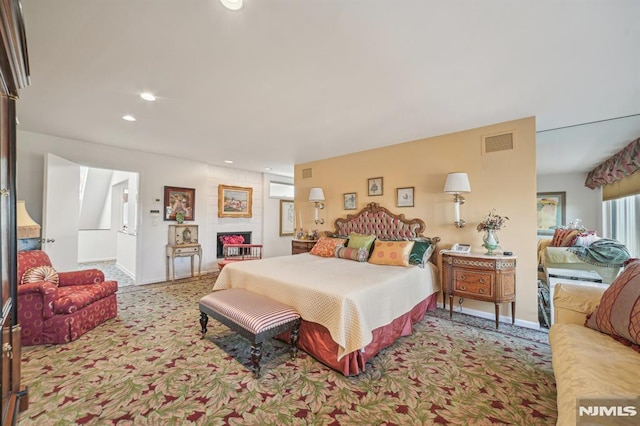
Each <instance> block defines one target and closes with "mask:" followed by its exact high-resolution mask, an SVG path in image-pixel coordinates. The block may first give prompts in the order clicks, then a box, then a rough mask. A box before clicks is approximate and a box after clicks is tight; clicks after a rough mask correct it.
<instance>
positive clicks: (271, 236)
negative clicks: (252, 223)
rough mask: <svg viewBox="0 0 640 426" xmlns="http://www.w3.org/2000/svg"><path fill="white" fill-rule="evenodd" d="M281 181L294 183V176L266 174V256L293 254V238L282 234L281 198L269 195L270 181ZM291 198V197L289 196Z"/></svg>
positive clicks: (264, 186) (264, 188) (264, 253)
mask: <svg viewBox="0 0 640 426" xmlns="http://www.w3.org/2000/svg"><path fill="white" fill-rule="evenodd" d="M270 182H281V183H290V184H293V178H290V177H284V176H276V175H268V174H265V176H264V185H263V191H264V194H265V199H264V200H265V201H264V224H265V225H264V251H263V255H264V257H275V256H285V255H290V254H291V238H292V237H290V236H289V237H281V236H280V198H270V197H269V183H270ZM287 199H289V198H287Z"/></svg>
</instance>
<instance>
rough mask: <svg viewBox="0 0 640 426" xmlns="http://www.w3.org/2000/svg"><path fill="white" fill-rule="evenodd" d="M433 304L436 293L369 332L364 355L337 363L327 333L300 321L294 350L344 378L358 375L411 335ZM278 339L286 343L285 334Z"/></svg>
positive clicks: (356, 353) (355, 354) (335, 348)
mask: <svg viewBox="0 0 640 426" xmlns="http://www.w3.org/2000/svg"><path fill="white" fill-rule="evenodd" d="M437 302H438V293H434V294H432V295H431V296H429V297H427V298H426V299H425V300H423V301H422V302H420V303H418V304H417V305H416V306H414V307H413V309H411V310H410V311H409V312H407V313H406V314H404V315H402V316H400V317H398V318H396V319H395V320H393V321H392V322H391V323H390V324H387V325H384V326H382V327H378V328H376V329H375V330H373V340H372V341H371V343H369V344H368V345H367V346H366V347H365V349H364V351H362V350H357V351H354V352H351V353H349V354H347V355H345V356H343V357H342V358H341V359H340V360H338V355H337V354H338V344H337V343H336V342H334V341H333V339H331V334H329V330H327V329H326V328H325V327H323V326H322V325H320V324H318V323H315V322H309V321H305V320H302V325H301V326H300V337H299V339H298V347H299V348H300V349H302V350H303V351H305V352H306V353H308V354H309V355H311V356H313V357H314V358H315V359H317V360H318V361H320V362H322V363H323V364H325V365H327V366H328V367H331V368H333V369H334V370H336V371H339V372H341V373H342V374H344V375H345V376H352V375H356V374H360V373H361V372H362V371H364V370H365V364H366V362H367V361H368V360H370V359H371V358H373V357H374V356H375V355H376V354H377V353H378V352H380V351H381V350H382V349H384V348H386V347H387V346H389V345H391V344H392V343H393V342H395V341H396V340H397V339H398V338H399V337H402V336H408V335H409V334H411V332H412V330H413V324H415V323H417V322H418V321H420V320H422V318H424V314H425V312H426V311H427V310H429V309H435V308H436V305H437ZM278 338H280V339H282V340H284V341H289V333H288V332H287V333H284V334H281V335H280V336H278Z"/></svg>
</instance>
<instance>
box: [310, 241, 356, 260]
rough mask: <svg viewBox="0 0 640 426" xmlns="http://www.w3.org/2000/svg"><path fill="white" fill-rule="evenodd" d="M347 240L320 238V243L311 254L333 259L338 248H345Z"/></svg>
mask: <svg viewBox="0 0 640 426" xmlns="http://www.w3.org/2000/svg"><path fill="white" fill-rule="evenodd" d="M346 242H347V240H346V239H345V238H329V237H320V239H319V240H318V242H317V243H316V244H315V245H314V246H313V248H312V249H311V251H310V252H309V253H311V254H315V255H316V256H322V257H333V256H334V254H335V252H336V247H338V246H344V243H346Z"/></svg>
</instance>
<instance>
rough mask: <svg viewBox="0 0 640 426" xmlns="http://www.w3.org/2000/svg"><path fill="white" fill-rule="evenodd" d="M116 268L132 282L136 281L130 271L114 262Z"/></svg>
mask: <svg viewBox="0 0 640 426" xmlns="http://www.w3.org/2000/svg"><path fill="white" fill-rule="evenodd" d="M116 268H118V269H119V270H120V272H122V273H124V274H126V275H128V276H129V278H131V279H132V280H133V281H135V280H136V275H135V274H134V273H133V272H131V271H130V270H128V269H127V268H125V267H124V266H122V265H121V264H119V263H118V262H116Z"/></svg>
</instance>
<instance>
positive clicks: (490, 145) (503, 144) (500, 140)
mask: <svg viewBox="0 0 640 426" xmlns="http://www.w3.org/2000/svg"><path fill="white" fill-rule="evenodd" d="M513 149H515V138H514V133H513V132H509V133H502V134H499V135H491V136H484V137H483V138H482V153H483V154H491V153H494V152H499V151H511V150H513Z"/></svg>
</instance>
